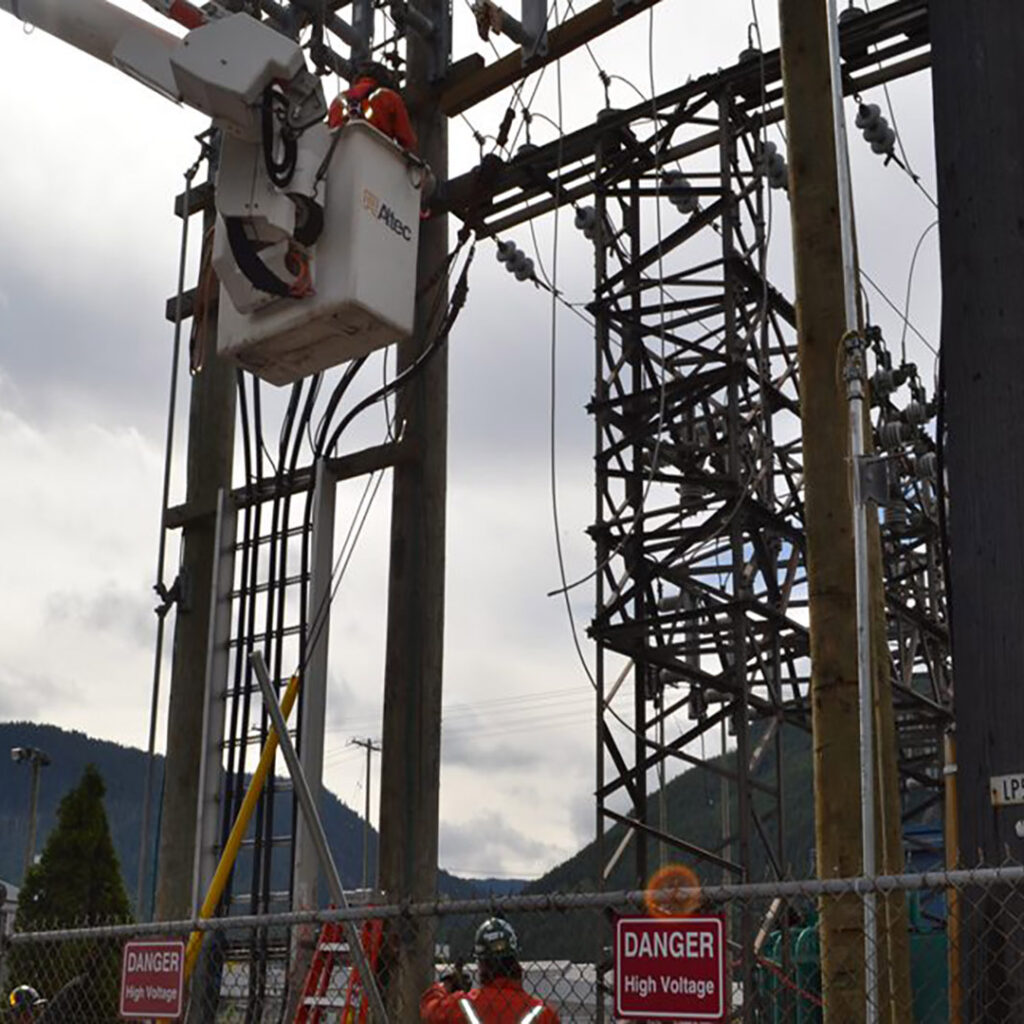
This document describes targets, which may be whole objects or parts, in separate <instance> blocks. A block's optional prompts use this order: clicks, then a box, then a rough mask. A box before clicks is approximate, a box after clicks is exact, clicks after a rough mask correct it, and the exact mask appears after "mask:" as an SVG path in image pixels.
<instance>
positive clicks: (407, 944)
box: [0, 866, 1024, 1024]
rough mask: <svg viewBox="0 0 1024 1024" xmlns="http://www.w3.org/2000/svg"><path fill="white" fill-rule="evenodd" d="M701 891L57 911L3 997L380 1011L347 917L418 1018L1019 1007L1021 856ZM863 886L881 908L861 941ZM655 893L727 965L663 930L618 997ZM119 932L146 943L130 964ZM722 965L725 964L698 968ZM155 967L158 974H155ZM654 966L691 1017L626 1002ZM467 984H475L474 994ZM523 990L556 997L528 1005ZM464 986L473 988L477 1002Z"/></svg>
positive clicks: (80, 1011)
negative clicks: (179, 975) (514, 948)
mask: <svg viewBox="0 0 1024 1024" xmlns="http://www.w3.org/2000/svg"><path fill="white" fill-rule="evenodd" d="M694 895H695V893H694V892H693V891H692V890H687V889H678V890H659V891H658V893H657V894H654V893H652V892H647V893H645V892H632V893H622V892H619V893H604V894H561V895H548V896H516V897H506V898H495V899H491V900H485V901H479V900H478V901H448V902H437V903H430V904H416V905H402V906H378V907H363V908H353V909H350V910H348V911H324V912H320V913H316V914H289V915H276V916H266V917H246V918H237V919H231V920H229V921H224V920H216V921H207V922H202V923H199V924H197V923H195V922H176V923H171V924H147V925H132V924H127V925H107V926H103V927H91V928H77V929H60V930H56V929H55V930H52V931H46V932H36V933H31V934H29V933H24V934H15V935H13V936H11V937H9V938H8V939H6V940H5V941H4V945H3V947H2V948H0V979H2V981H3V984H4V988H5V990H6V991H10V990H11V989H13V988H15V987H16V986H19V985H28V986H31V987H32V988H33V989H34V990H36V991H37V992H38V993H39V995H40V997H41V998H43V999H45V1000H47V1002H46V1004H45V1005H41V1006H38V1007H36V1008H35V1009H34V1011H33V1014H32V1015H31V1016H25V1017H21V1018H15V1017H14V1014H13V1012H12V1011H10V1010H7V1011H6V1012H7V1013H8V1014H9V1015H10V1017H11V1018H12V1019H20V1020H32V1021H34V1022H39V1021H45V1022H48V1024H53V1022H58V1021H59V1022H67V1024H106V1022H112V1021H118V1020H121V1019H124V1017H123V1016H122V1010H126V1011H127V1014H128V1015H131V1016H132V1017H133V1018H134V1019H142V1020H164V1019H181V1020H185V1021H189V1022H213V1021H216V1022H239V1024H242V1022H245V1024H270V1022H274V1024H286V1022H287V1024H328V1022H330V1024H361V1022H363V1021H367V1020H368V1019H369V1015H368V1013H367V1008H366V1005H365V1001H364V996H363V992H362V989H361V986H360V979H359V977H358V973H357V972H356V971H355V970H354V969H353V968H352V965H351V957H350V955H349V948H350V947H349V942H348V936H349V935H354V934H356V933H358V934H359V935H360V941H361V943H362V945H363V948H364V950H365V952H366V955H367V959H368V961H369V962H370V963H371V964H372V967H373V970H374V973H375V975H376V978H377V981H378V983H379V984H380V987H381V988H382V990H383V992H384V998H385V1002H386V1003H387V1005H388V1007H389V1009H390V1013H389V1018H390V1020H391V1022H392V1024H395V1022H398V1021H401V1022H402V1024H406V1022H409V1021H416V1020H421V1019H423V1020H430V1021H438V1022H443V1021H469V1022H470V1024H472V1022H473V1021H474V1020H481V1021H484V1022H485V1024H488V1022H489V1024H512V1022H514V1021H525V1020H532V1021H533V1022H534V1024H551V1022H552V1021H553V1020H555V1016H554V1015H557V1019H558V1020H560V1021H562V1022H565V1024H570V1022H584V1021H597V1022H614V1021H620V1020H627V1019H628V1020H637V1019H639V1020H659V1019H673V1020H676V1021H679V1020H690V1019H693V1020H721V1021H742V1022H756V1024H776V1022H791V1021H793V1022H801V1024H810V1022H816V1021H824V1020H826V1019H828V1020H829V1021H841V1022H846V1021H862V1020H872V1019H878V1020H882V1021H887V1022H891V1021H898V1022H901V1024H902V1022H913V1024H939V1022H949V1024H967V1022H971V1024H974V1022H978V1024H981V1022H984V1024H1001V1022H1024V868H1022V867H1018V866H1007V867H1001V868H987V869H977V870H973V871H957V872H936V873H927V874H918V875H901V876H894V877H885V878H877V879H851V880H836V881H804V882H796V881H793V882H775V883H765V884H756V885H745V886H738V885H730V886H709V887H705V888H704V889H703V891H702V892H701V893H700V901H699V905H698V906H696V907H695V908H694V909H692V910H691V911H690V917H689V918H686V917H683V918H680V917H673V916H671V915H672V913H673V910H674V909H679V908H680V907H682V906H684V905H685V906H687V907H689V905H690V904H692V899H691V897H693V896H694ZM652 900H655V902H654V903H652V902H651V901H652ZM680 901H682V902H680ZM866 905H867V906H868V908H869V909H871V908H872V907H873V909H874V914H875V928H874V936H873V938H872V939H871V940H870V941H868V942H865V934H866V932H865V926H864V910H865V906H866ZM649 911H654V912H656V913H657V914H668V915H669V916H667V917H665V918H662V919H661V920H660V921H659V924H658V927H660V928H667V929H669V931H671V930H673V929H674V928H675V926H676V924H678V922H680V921H689V922H691V924H690V925H689V927H694V925H693V922H694V920H695V919H701V920H703V919H709V920H710V921H711V922H716V921H720V922H721V934H722V937H723V950H722V953H723V955H722V956H721V964H720V966H718V960H717V958H718V950H717V948H716V949H714V950H712V948H711V947H710V945H709V946H708V948H707V949H703V948H701V947H700V946H699V945H697V944H693V945H692V946H690V947H687V946H686V945H685V944H683V945H671V944H670V945H668V946H665V947H664V948H663V949H662V951H661V952H662V954H667V955H663V956H662V957H661V960H660V961H658V964H659V966H658V967H657V970H655V971H654V972H653V974H652V973H651V972H648V975H650V977H649V978H648V977H647V976H645V975H644V974H642V973H641V974H639V975H638V974H636V972H635V971H634V973H633V975H627V973H626V971H625V969H624V970H623V971H622V974H623V977H622V978H621V979H619V981H620V987H622V986H632V988H631V993H627V996H626V997H625V1000H624V1002H623V1003H622V1004H621V1005H620V1003H619V1002H618V1001H617V998H616V977H615V964H616V950H615V942H616V933H617V929H616V923H617V922H618V921H620V920H621V919H622V918H633V919H636V918H645V917H646V918H648V919H650V916H651V915H650V913H649ZM492 916H501V917H503V918H505V919H506V920H508V921H509V922H510V923H511V924H512V926H513V928H514V929H515V931H516V933H517V936H518V946H519V949H518V961H511V960H507V961H504V962H500V963H497V964H493V963H487V962H484V963H477V962H476V961H475V960H474V956H473V940H474V934H475V932H476V929H477V927H478V926H479V924H480V923H481V921H482V920H484V919H486V918H488V917H492ZM630 924H631V922H629V921H627V922H626V925H627V926H629V925H630ZM698 924H699V921H698ZM351 927H354V928H355V929H356V931H355V932H354V931H352V930H351ZM714 927H715V928H716V929H717V928H718V925H715V926H714ZM195 928H199V929H201V934H202V942H201V945H200V944H198V943H197V946H198V948H199V950H200V951H199V953H198V956H197V958H196V960H195V965H194V970H192V971H191V972H190V977H189V979H188V982H187V984H186V985H185V986H184V994H183V1003H182V1007H181V1010H180V1014H179V1015H178V1016H177V1017H175V1015H174V1013H173V1012H168V1011H167V1010H166V1009H161V1010H160V1012H155V1011H154V1006H156V1005H157V1004H154V1003H153V1000H154V999H156V1000H159V999H160V998H161V997H165V998H171V997H172V996H173V989H174V987H175V986H174V985H173V984H172V983H171V982H168V980H167V979H168V978H171V979H173V977H174V976H175V971H174V970H173V969H171V968H173V967H176V966H178V965H179V960H176V959H175V957H178V958H181V957H182V955H183V951H184V949H185V945H186V944H187V943H188V940H189V936H190V934H191V933H192V932H193V930H194V929H195ZM619 931H621V928H620V929H619ZM708 941H709V942H710V940H708ZM166 943H171V945H165V944H166ZM415 949H418V950H420V952H421V953H422V951H423V950H426V953H427V960H425V961H421V962H420V967H421V968H422V969H414V971H413V973H414V974H415V975H416V978H417V981H420V982H421V983H422V982H426V981H433V982H435V983H439V982H440V983H441V984H440V985H439V987H435V988H434V989H433V990H432V994H431V996H430V998H429V999H428V1000H427V1001H426V1005H425V1006H424V1007H421V1006H419V1005H416V1006H404V1007H402V1006H401V1005H399V1008H398V1009H396V1003H395V999H394V991H393V988H394V987H395V979H396V978H397V977H399V975H400V974H401V961H402V958H403V957H404V956H406V954H408V953H409V951H410V950H415ZM126 950H127V951H128V952H131V953H133V954H134V955H135V956H136V958H137V959H136V960H135V961H134V962H133V963H132V964H131V965H130V967H131V969H130V971H129V973H128V975H127V980H126V981H125V980H123V975H124V970H125V966H126V960H127V957H126ZM431 951H432V952H433V956H432V959H433V965H432V967H431V965H430V964H429V962H428V961H429V959H430V953H431ZM655 953H657V949H655ZM147 954H148V959H147ZM703 954H706V955H707V957H708V958H710V959H712V960H714V963H713V964H711V965H709V964H704V965H701V964H699V963H698V962H697V960H695V959H694V957H695V956H697V957H698V959H699V956H700V955H703ZM656 959H657V957H656ZM709 966H713V967H714V968H715V970H713V971H712V972H711V974H707V973H706V972H705V973H704V974H701V971H702V970H703V969H704V968H707V967H709ZM146 967H149V968H151V969H154V968H155V969H156V973H153V971H152V970H151V971H150V973H149V974H147V973H146V971H145V970H144V969H142V968H146ZM159 969H165V970H164V974H160V973H159ZM694 971H696V973H694ZM715 971H719V972H720V973H717V974H716V973H715ZM431 972H432V977H430V975H431ZM687 977H690V978H691V981H690V982H687V981H686V980H685V979H686V978H687ZM696 977H705V978H706V977H711V978H712V979H713V980H712V982H711V983H710V984H711V991H710V994H709V992H708V989H707V985H706V984H705V983H703V982H702V983H701V985H700V986H698V985H697V983H696V982H694V981H693V978H696ZM630 978H632V981H631V980H630ZM673 978H675V979H676V980H675V981H673V980H672V979H673ZM680 979H682V980H680ZM648 980H649V981H650V984H651V986H652V987H653V991H654V994H655V996H657V994H658V990H659V986H660V987H661V988H662V989H663V990H664V991H663V992H662V994H664V992H665V991H674V992H676V994H677V995H679V993H680V992H682V994H683V995H682V997H683V998H684V1004H685V1005H686V1006H688V1007H690V1009H688V1010H687V1014H689V1013H693V1016H692V1018H691V1017H690V1016H687V1015H685V1014H680V1013H678V1012H677V1013H676V1015H675V1016H671V1017H665V1016H659V1014H658V1012H657V1010H656V1009H651V1007H654V1003H644V1004H643V1005H644V1006H646V1007H647V1009H646V1010H641V1011H640V1012H637V1010H636V999H635V998H634V999H633V1000H632V1002H630V999H629V995H630V994H631V995H632V996H633V997H636V996H637V994H638V991H639V990H640V989H644V990H645V992H646V987H647V984H648ZM459 985H462V986H465V988H466V989H476V990H477V991H476V993H475V994H473V995H471V996H468V997H467V994H466V992H464V991H461V990H460V989H459V988H457V987H456V986H459ZM687 986H689V996H690V997H692V998H690V1001H689V1002H685V998H686V990H687ZM452 987H456V988H455V991H454V993H453V994H452V995H449V993H448V989H449V988H452ZM165 989H166V991H165ZM698 989H699V992H698ZM416 991H417V993H419V987H417V990H416ZM524 991H525V993H527V994H528V995H526V994H524ZM530 997H534V998H535V999H537V1000H541V1001H543V1003H544V1004H545V1007H544V1008H534V1004H533V1002H532V1001H531V998H530ZM462 1000H467V1001H468V1005H469V1008H468V1010H467V1009H465V1008H464V1004H463V1002H462ZM702 1000H703V1002H702ZM126 1001H127V1002H126ZM657 1001H658V1000H657V998H656V999H655V1002H657ZM417 1002H418V997H417ZM661 1002H662V1003H663V1002H664V1000H662V1001H661ZM684 1004H679V1003H676V1004H673V1005H676V1006H677V1007H678V1006H679V1005H684ZM630 1006H633V1009H632V1010H630V1009H629V1007H630ZM826 1008H827V1010H828V1012H827V1014H826ZM719 1011H720V1012H719ZM872 1011H873V1012H872ZM531 1012H532V1013H533V1016H532V1017H530V1013H531ZM627 1013H628V1016H627V1015H626V1014H627ZM147 1014H148V1016H147ZM474 1014H475V1016H474Z"/></svg>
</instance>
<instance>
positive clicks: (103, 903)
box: [9, 764, 130, 1024]
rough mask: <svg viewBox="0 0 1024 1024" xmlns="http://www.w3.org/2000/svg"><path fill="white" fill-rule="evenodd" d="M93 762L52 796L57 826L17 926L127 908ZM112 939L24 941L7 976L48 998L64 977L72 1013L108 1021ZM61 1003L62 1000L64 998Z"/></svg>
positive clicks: (61, 924) (124, 914)
mask: <svg viewBox="0 0 1024 1024" xmlns="http://www.w3.org/2000/svg"><path fill="white" fill-rule="evenodd" d="M105 791H106V787H105V785H104V783H103V778H102V776H101V775H100V773H99V772H98V771H97V770H96V768H95V766H94V765H91V764H90V765H86V768H85V771H84V772H83V773H82V779H81V781H80V782H79V784H78V785H77V786H76V787H75V788H74V789H73V790H71V792H69V793H68V794H67V795H66V796H65V797H64V799H63V800H62V801H61V803H60V808H59V810H58V811H57V825H56V827H55V828H54V830H53V831H52V832H51V833H50V837H49V839H47V841H46V846H45V847H44V849H43V853H42V856H41V857H40V859H39V863H38V864H36V865H34V866H33V867H32V868H31V869H30V870H29V872H28V874H27V875H26V877H25V884H24V886H23V887H22V889H21V892H20V894H19V897H18V912H17V915H16V917H15V919H14V926H15V930H16V931H19V932H35V931H45V930H49V929H55V928H75V927H85V926H88V925H99V924H112V923H115V922H122V921H128V920H129V919H130V907H129V903H128V895H127V893H126V892H125V887H124V882H123V881H122V879H121V868H120V866H119V864H118V861H117V854H116V853H115V852H114V844H113V841H112V840H111V838H110V825H109V823H108V822H107V815H106V811H105V810H104V808H103V795H104V793H105ZM120 955H121V954H120V944H119V943H113V942H111V941H109V940H103V939H99V940H81V941H79V940H75V941H71V942H52V943H36V942H33V943H29V944H26V945H18V946H15V947H13V949H12V950H11V958H10V967H11V970H10V976H9V980H10V981H11V982H12V983H14V984H30V985H33V986H34V987H35V988H37V989H38V990H39V991H40V992H41V993H42V994H43V995H44V996H47V997H49V998H51V999H52V998H53V997H54V996H55V995H56V994H57V993H58V992H59V991H60V990H61V989H62V988H64V987H65V986H68V985H69V984H70V986H71V989H70V991H69V992H68V993H66V995H73V997H74V998H73V1002H74V1004H75V1020H78V1021H82V1022H83V1024H84V1022H86V1021H88V1022H90V1024H93V1022H95V1024H100V1022H106V1021H115V1020H117V1019H118V1016H117V995H118V987H119V980H120V979H119V974H120ZM64 1002H67V999H66V998H65V1000H64Z"/></svg>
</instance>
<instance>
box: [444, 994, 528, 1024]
mask: <svg viewBox="0 0 1024 1024" xmlns="http://www.w3.org/2000/svg"><path fill="white" fill-rule="evenodd" d="M459 1006H460V1007H461V1009H462V1012H463V1014H465V1017H466V1020H468V1021H469V1024H483V1021H482V1020H480V1018H479V1017H478V1016H477V1013H476V1010H474V1009H473V1004H472V1003H471V1002H470V1001H469V1000H468V999H466V998H465V997H463V998H462V999H460V1000H459ZM543 1010H544V1004H543V1003H539V1004H538V1005H537V1006H534V1007H533V1008H532V1009H530V1010H527V1011H526V1013H524V1014H523V1016H522V1017H520V1018H519V1024H532V1022H533V1021H535V1020H536V1019H537V1018H538V1017H539V1016H540V1015H541V1013H542V1012H543Z"/></svg>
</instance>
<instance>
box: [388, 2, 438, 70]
mask: <svg viewBox="0 0 1024 1024" xmlns="http://www.w3.org/2000/svg"><path fill="white" fill-rule="evenodd" d="M390 6H391V20H392V21H393V22H394V23H395V27H396V28H397V29H398V30H399V32H405V31H411V32H415V33H416V35H418V36H419V37H420V38H421V39H423V40H425V41H426V42H428V43H430V44H431V51H432V52H431V61H430V76H429V77H430V81H431V82H440V81H443V80H444V79H445V78H447V77H448V61H449V58H450V56H451V40H452V12H451V7H450V5H449V4H448V3H447V2H446V3H445V4H444V5H443V6H442V5H438V6H442V11H443V17H441V18H440V20H435V19H434V18H430V17H428V16H427V15H426V14H424V13H423V12H422V11H421V10H420V9H419V8H417V7H414V6H413V5H412V4H411V3H404V2H400V0H391V5H390Z"/></svg>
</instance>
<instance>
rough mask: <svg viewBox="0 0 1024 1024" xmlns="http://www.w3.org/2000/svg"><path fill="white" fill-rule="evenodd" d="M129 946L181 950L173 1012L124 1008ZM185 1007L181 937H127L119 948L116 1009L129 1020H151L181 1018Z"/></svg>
mask: <svg viewBox="0 0 1024 1024" xmlns="http://www.w3.org/2000/svg"><path fill="white" fill-rule="evenodd" d="M129 946H135V947H138V946H177V947H178V948H179V949H180V951H181V967H180V968H179V970H178V1005H177V1007H176V1009H175V1011H174V1012H173V1013H168V1012H167V1011H166V1010H160V1011H159V1012H158V1013H154V1012H153V1011H152V1010H146V1011H145V1012H144V1013H140V1012H138V1011H135V1010H126V1009H125V1008H124V984H125V981H126V980H127V975H128V947H129ZM184 1008H185V942H184V940H183V939H129V940H128V941H127V942H126V943H125V944H124V948H123V949H122V950H121V997H120V999H119V1000H118V1011H119V1012H120V1015H121V1016H122V1017H125V1018H127V1019H129V1020H136V1019H138V1020H147V1019H148V1020H153V1019H154V1018H160V1019H163V1020H181V1014H182V1011H183V1010H184Z"/></svg>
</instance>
